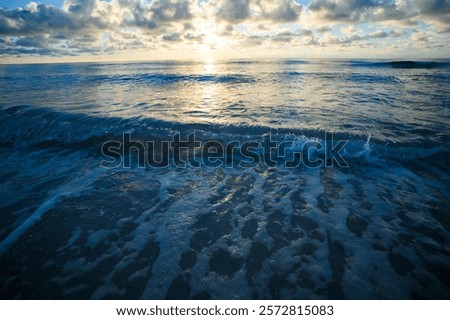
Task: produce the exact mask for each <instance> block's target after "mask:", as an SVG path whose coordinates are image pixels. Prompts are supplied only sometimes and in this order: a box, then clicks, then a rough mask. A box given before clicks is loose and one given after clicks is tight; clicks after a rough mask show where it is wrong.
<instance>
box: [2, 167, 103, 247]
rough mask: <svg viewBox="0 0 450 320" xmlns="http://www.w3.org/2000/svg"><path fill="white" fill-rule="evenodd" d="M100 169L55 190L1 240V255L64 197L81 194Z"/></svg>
mask: <svg viewBox="0 0 450 320" xmlns="http://www.w3.org/2000/svg"><path fill="white" fill-rule="evenodd" d="M99 174H100V170H99V169H96V170H92V171H91V172H89V173H88V175H87V176H85V177H80V178H75V179H74V180H72V181H71V182H70V183H69V184H67V185H64V186H62V187H60V188H58V189H57V190H55V191H54V192H53V195H52V196H50V197H49V198H48V199H47V200H45V201H44V203H43V204H41V205H40V206H39V208H37V209H36V210H35V211H34V212H33V213H32V214H31V215H30V216H29V217H28V218H27V219H26V220H25V221H24V222H22V224H21V225H20V226H19V227H17V228H16V229H15V230H14V231H12V232H11V233H10V234H9V235H8V236H7V237H6V238H5V239H4V240H3V241H2V242H0V256H1V255H3V254H5V253H6V252H8V250H9V249H10V248H11V247H12V246H13V245H14V243H16V242H17V241H18V240H19V239H20V238H21V237H22V236H23V235H24V234H25V233H26V232H28V231H29V230H30V229H31V228H32V227H33V226H34V225H35V224H36V223H37V222H38V221H40V220H41V219H42V217H43V216H44V215H45V214H46V213H47V212H48V211H49V210H50V209H52V208H53V207H54V206H55V205H56V204H57V203H58V202H60V201H61V200H62V199H63V198H64V197H67V196H73V195H76V194H79V193H80V192H82V191H83V190H85V189H86V188H87V187H88V186H89V185H90V184H92V182H94V181H95V179H96V178H97V177H98V176H99Z"/></svg>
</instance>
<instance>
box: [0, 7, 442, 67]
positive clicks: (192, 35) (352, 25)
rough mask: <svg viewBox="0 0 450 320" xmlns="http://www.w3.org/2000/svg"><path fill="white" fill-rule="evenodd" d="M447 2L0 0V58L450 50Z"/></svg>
mask: <svg viewBox="0 0 450 320" xmlns="http://www.w3.org/2000/svg"><path fill="white" fill-rule="evenodd" d="M449 49H450V0H64V1H63V0H49V1H40V2H30V1H26V0H18V1H12V0H7V1H4V0H0V62H17V61H41V60H45V61H51V60H54V61H60V60H70V61H78V60H135V59H137V60H146V59H152V60H153V59H174V58H208V57H220V58H225V57H236V58H237V57H246V58H250V57H279V56H280V57H299V58H313V57H334V58H343V57H348V58H415V59H426V58H450V56H449V52H450V50H449Z"/></svg>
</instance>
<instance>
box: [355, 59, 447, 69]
mask: <svg viewBox="0 0 450 320" xmlns="http://www.w3.org/2000/svg"><path fill="white" fill-rule="evenodd" d="M350 64H351V65H352V67H366V68H392V69H446V68H450V62H449V61H406V60H405V61H362V60H356V61H350Z"/></svg>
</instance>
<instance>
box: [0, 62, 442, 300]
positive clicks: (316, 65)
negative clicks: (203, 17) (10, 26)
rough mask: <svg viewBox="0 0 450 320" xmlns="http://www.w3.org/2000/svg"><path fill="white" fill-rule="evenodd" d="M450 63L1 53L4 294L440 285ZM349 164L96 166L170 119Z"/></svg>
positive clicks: (177, 128) (177, 127) (424, 293)
mask: <svg viewBox="0 0 450 320" xmlns="http://www.w3.org/2000/svg"><path fill="white" fill-rule="evenodd" d="M449 89H450V64H449V63H448V62H446V61H435V62H408V61H400V62H398V61H397V62H386V61H296V60H267V61H265V60H263V61H253V60H248V61H210V62H154V63H128V64H106V63H105V64H55V65H9V66H6V65H4V66H0V124H1V131H0V197H1V198H0V200H1V201H0V212H1V214H0V296H1V297H3V298H38V299H39V298H64V299H69V298H93V299H99V298H128V299H135V298H145V299H163V298H191V299H192V298H202V299H207V298H210V299H250V298H260V299H322V298H348V299H359V298H368V299H380V298H384V299H410V298H445V299H448V298H450V276H449V275H450V267H449V266H450V248H449V243H450V242H449V241H450V218H449V210H448V208H449V207H450V142H449V138H450V93H449V92H450V90H449ZM326 131H332V132H334V134H335V137H336V138H337V139H342V140H348V143H347V144H346V147H345V150H343V152H342V157H343V158H344V159H345V161H346V162H347V163H348V167H339V166H334V167H328V166H325V165H322V166H320V167H316V168H306V167H298V168H285V167H283V166H278V167H271V166H268V165H267V164H265V163H260V164H258V165H256V166H253V167H250V168H243V167H238V166H234V167H228V166H226V165H221V166H219V167H217V168H210V167H205V166H200V167H187V168H179V167H176V166H174V165H173V164H171V165H169V166H168V167H165V168H150V167H145V168H139V167H138V163H137V161H136V162H135V163H133V165H132V166H131V168H123V167H121V168H114V169H106V168H102V167H101V166H100V164H101V163H102V161H103V160H105V156H103V155H102V153H101V147H102V145H103V143H105V142H106V141H109V140H120V139H122V135H123V133H124V132H126V133H130V134H131V136H132V137H133V138H134V139H136V140H138V141H143V142H144V141H148V140H151V141H165V140H167V139H169V138H170V137H172V136H173V135H175V134H177V133H180V134H181V136H183V137H186V136H187V135H188V134H190V133H194V132H195V133H196V135H197V136H198V137H199V139H200V140H202V141H206V140H210V139H214V140H218V141H221V142H223V143H228V142H231V141H237V142H244V141H249V140H253V141H254V140H256V141H261V140H262V137H264V136H267V135H268V134H269V133H270V134H271V137H272V138H273V139H274V140H275V141H276V142H287V143H288V144H289V147H290V148H291V149H292V150H295V149H296V148H299V146H301V145H302V144H304V143H305V141H314V142H315V143H321V142H323V140H324V134H325V132H326Z"/></svg>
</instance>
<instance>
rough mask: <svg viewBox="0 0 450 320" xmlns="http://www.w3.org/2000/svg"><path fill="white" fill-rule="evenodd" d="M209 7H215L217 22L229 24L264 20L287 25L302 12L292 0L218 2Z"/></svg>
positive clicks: (230, 0) (300, 7) (231, 0)
mask: <svg viewBox="0 0 450 320" xmlns="http://www.w3.org/2000/svg"><path fill="white" fill-rule="evenodd" d="M210 5H211V6H217V8H218V9H217V10H216V17H217V19H218V20H221V21H226V22H229V23H241V22H243V21H264V20H265V21H271V22H275V23H287V22H293V21H297V20H298V19H299V18H300V14H301V11H302V6H300V5H299V4H297V3H296V2H295V1H294V0H272V1H270V0H219V1H213V2H211V3H210Z"/></svg>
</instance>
